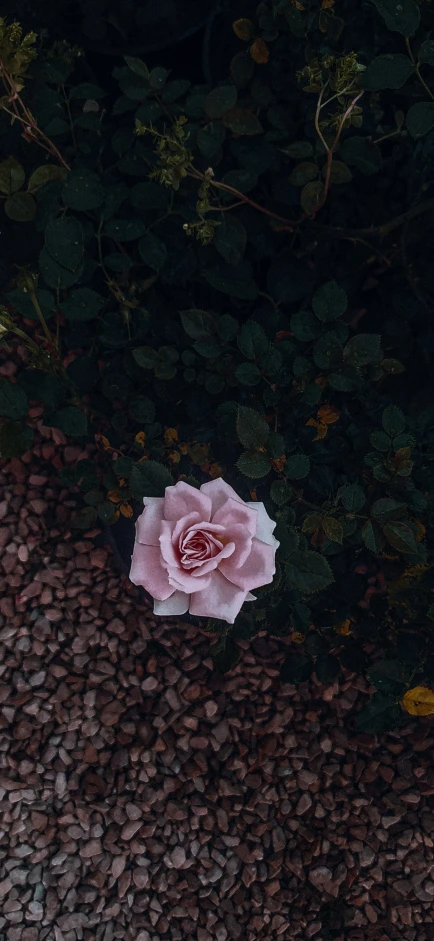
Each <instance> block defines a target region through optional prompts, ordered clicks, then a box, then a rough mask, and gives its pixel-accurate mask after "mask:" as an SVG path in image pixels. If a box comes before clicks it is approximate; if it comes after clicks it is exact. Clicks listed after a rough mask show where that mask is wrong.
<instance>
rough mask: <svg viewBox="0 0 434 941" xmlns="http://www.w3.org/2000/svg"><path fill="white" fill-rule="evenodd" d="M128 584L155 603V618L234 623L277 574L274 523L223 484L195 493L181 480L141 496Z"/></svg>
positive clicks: (212, 483) (214, 483) (208, 485)
mask: <svg viewBox="0 0 434 941" xmlns="http://www.w3.org/2000/svg"><path fill="white" fill-rule="evenodd" d="M143 502H144V504H145V509H144V510H143V513H142V514H141V516H139V518H138V520H137V523H136V542H135V545H134V551H133V556H132V560H131V571H130V579H131V581H132V582H134V584H135V585H141V586H142V588H144V589H145V590H146V591H147V592H149V594H150V595H152V597H153V598H154V614H163V615H164V614H166V615H168V614H178V615H181V614H185V613H186V611H189V612H190V614H193V615H196V616H197V617H202V618H219V619H221V620H223V621H227V622H228V623H229V624H233V623H234V621H235V618H236V616H237V614H238V612H239V611H240V609H241V607H242V605H243V603H244V601H246V600H247V601H255V596H254V595H252V594H250V591H251V589H253V588H259V587H260V586H261V585H268V584H269V583H270V582H272V581H273V576H274V574H275V571H276V565H275V559H274V557H275V554H276V549H277V547H278V546H279V543H278V541H277V539H275V538H274V536H273V530H274V528H275V526H276V523H275V522H274V521H273V520H271V519H270V517H269V516H268V513H267V511H266V509H265V507H264V504H263V503H244V500H241V498H240V497H239V496H238V494H237V493H235V490H233V489H232V487H230V486H229V484H227V483H225V481H224V480H222V479H221V478H218V479H217V480H210V481H209V482H208V483H206V484H203V485H202V487H201V488H200V490H197V489H196V488H195V487H191V486H190V484H186V483H184V482H183V481H180V482H179V483H177V484H176V485H175V486H174V487H166V492H165V496H164V497H145V498H144V500H143Z"/></svg>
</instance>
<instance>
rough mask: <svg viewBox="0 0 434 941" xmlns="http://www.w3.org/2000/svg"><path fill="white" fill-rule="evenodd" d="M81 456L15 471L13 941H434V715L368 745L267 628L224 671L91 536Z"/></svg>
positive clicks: (71, 453)
mask: <svg viewBox="0 0 434 941" xmlns="http://www.w3.org/2000/svg"><path fill="white" fill-rule="evenodd" d="M35 411H36V415H35V420H36V419H37V410H35ZM77 452H78V454H79V453H80V449H79V448H75V449H74V448H71V446H67V447H65V442H64V441H62V439H61V438H60V439H59V436H58V433H57V432H56V440H53V438H52V435H51V433H50V432H49V431H48V430H47V429H42V436H40V435H39V436H37V437H36V444H35V447H34V450H33V453H32V454H31V455H26V456H25V457H24V458H23V459H21V460H18V459H13V460H11V461H8V462H3V465H2V470H1V471H0V493H1V496H2V500H1V502H0V546H1V547H2V549H1V556H0V559H1V561H0V899H1V905H0V939H1V941H43V939H47V941H82V939H84V941H94V939H95V941H112V939H115V938H119V939H122V941H162V939H171V941H227V939H228V941H229V939H240V941H270V939H275V938H278V939H282V941H293V939H308V938H313V939H317V941H321V939H323V938H327V937H333V938H336V939H338V941H365V939H370V938H372V939H375V941H390V939H392V941H393V939H399V941H401V939H408V941H429V939H431V941H433V939H434V813H433V810H432V799H433V795H434V761H433V746H434V735H433V721H432V719H430V718H425V719H419V720H416V721H413V720H411V722H410V724H409V725H408V727H406V728H404V729H403V730H400V731H399V733H396V734H395V733H390V734H387V735H382V736H378V737H375V736H370V735H366V734H355V733H354V730H353V729H354V725H353V718H354V714H355V712H356V711H357V710H358V709H359V708H360V706H361V705H362V704H364V703H365V702H366V699H367V694H368V692H369V690H368V688H367V687H366V684H365V682H364V681H363V680H361V679H360V678H357V677H354V676H351V675H349V674H348V675H347V676H346V678H345V681H344V682H342V683H341V685H340V686H339V685H338V684H337V683H335V684H333V685H331V686H329V687H324V686H320V685H319V684H314V683H312V684H308V683H305V684H303V685H302V686H300V687H299V688H298V689H296V688H295V687H293V686H291V685H282V684H280V683H279V679H278V677H279V665H280V662H281V661H282V659H283V656H284V653H285V650H286V649H287V644H286V642H285V641H280V640H279V641H277V640H276V641H274V640H270V639H268V638H267V637H265V636H259V637H257V638H256V639H255V640H254V641H253V642H252V643H249V642H242V644H241V646H242V648H243V657H242V661H241V662H240V664H239V665H238V666H237V667H236V669H235V670H234V671H233V672H232V673H231V674H229V675H227V676H226V677H225V678H218V677H217V676H216V675H215V674H214V673H213V669H212V661H211V658H210V654H209V650H210V647H209V644H210V640H209V637H207V636H206V635H204V634H203V633H201V632H200V630H198V629H197V628H196V627H191V626H185V625H183V624H181V623H178V622H176V621H173V622H170V623H169V622H166V621H164V620H161V619H159V620H155V619H154V618H153V615H152V613H151V611H150V609H149V607H148V606H147V604H145V603H143V600H142V598H141V597H140V595H139V593H138V591H137V589H136V588H135V587H134V586H132V585H131V584H129V582H128V580H127V579H126V578H125V577H124V576H120V575H119V574H118V573H117V572H116V571H115V570H114V568H113V566H112V565H111V559H110V556H109V553H108V551H107V550H106V549H104V548H101V547H99V548H95V544H94V542H93V541H92V539H90V538H83V537H82V536H81V535H77V534H76V533H74V531H73V530H71V528H70V525H69V520H70V515H71V510H72V507H73V504H74V500H75V497H74V494H71V491H67V490H65V489H64V488H63V487H62V485H61V484H60V483H59V481H58V479H57V478H56V476H55V468H59V467H61V466H62V464H63V463H65V462H68V461H73V460H75V459H76V457H77ZM344 911H345V912H346V917H347V924H346V927H345V928H342V930H340V921H339V918H340V917H341V916H340V914H339V913H341V914H342V913H343V912H344ZM333 926H335V927H334V928H333ZM328 929H331V933H330V934H328V933H327V931H328Z"/></svg>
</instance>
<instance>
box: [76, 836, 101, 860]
mask: <svg viewBox="0 0 434 941" xmlns="http://www.w3.org/2000/svg"><path fill="white" fill-rule="evenodd" d="M100 853H102V846H101V840H89V841H88V843H84V844H83V846H81V847H80V856H82V857H83V859H90V857H91V856H99V854H100Z"/></svg>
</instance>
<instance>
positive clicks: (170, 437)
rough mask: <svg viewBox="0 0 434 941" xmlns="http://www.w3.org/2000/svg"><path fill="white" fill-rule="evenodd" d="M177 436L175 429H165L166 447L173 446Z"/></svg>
mask: <svg viewBox="0 0 434 941" xmlns="http://www.w3.org/2000/svg"><path fill="white" fill-rule="evenodd" d="M178 439H179V435H178V432H177V430H176V428H166V430H165V432H164V443H165V444H167V445H171V444H173V443H174V442H175V441H178Z"/></svg>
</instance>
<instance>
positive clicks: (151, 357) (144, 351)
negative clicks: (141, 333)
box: [132, 346, 158, 369]
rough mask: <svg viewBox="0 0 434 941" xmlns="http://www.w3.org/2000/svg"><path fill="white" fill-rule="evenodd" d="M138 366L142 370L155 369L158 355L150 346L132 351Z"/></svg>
mask: <svg viewBox="0 0 434 941" xmlns="http://www.w3.org/2000/svg"><path fill="white" fill-rule="evenodd" d="M132 353H133V356H134V359H135V361H136V363H137V365H138V366H142V368H143V369H155V367H156V365H157V363H158V353H157V351H156V350H154V349H152V347H151V346H139V347H138V348H137V349H136V350H133V351H132Z"/></svg>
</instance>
